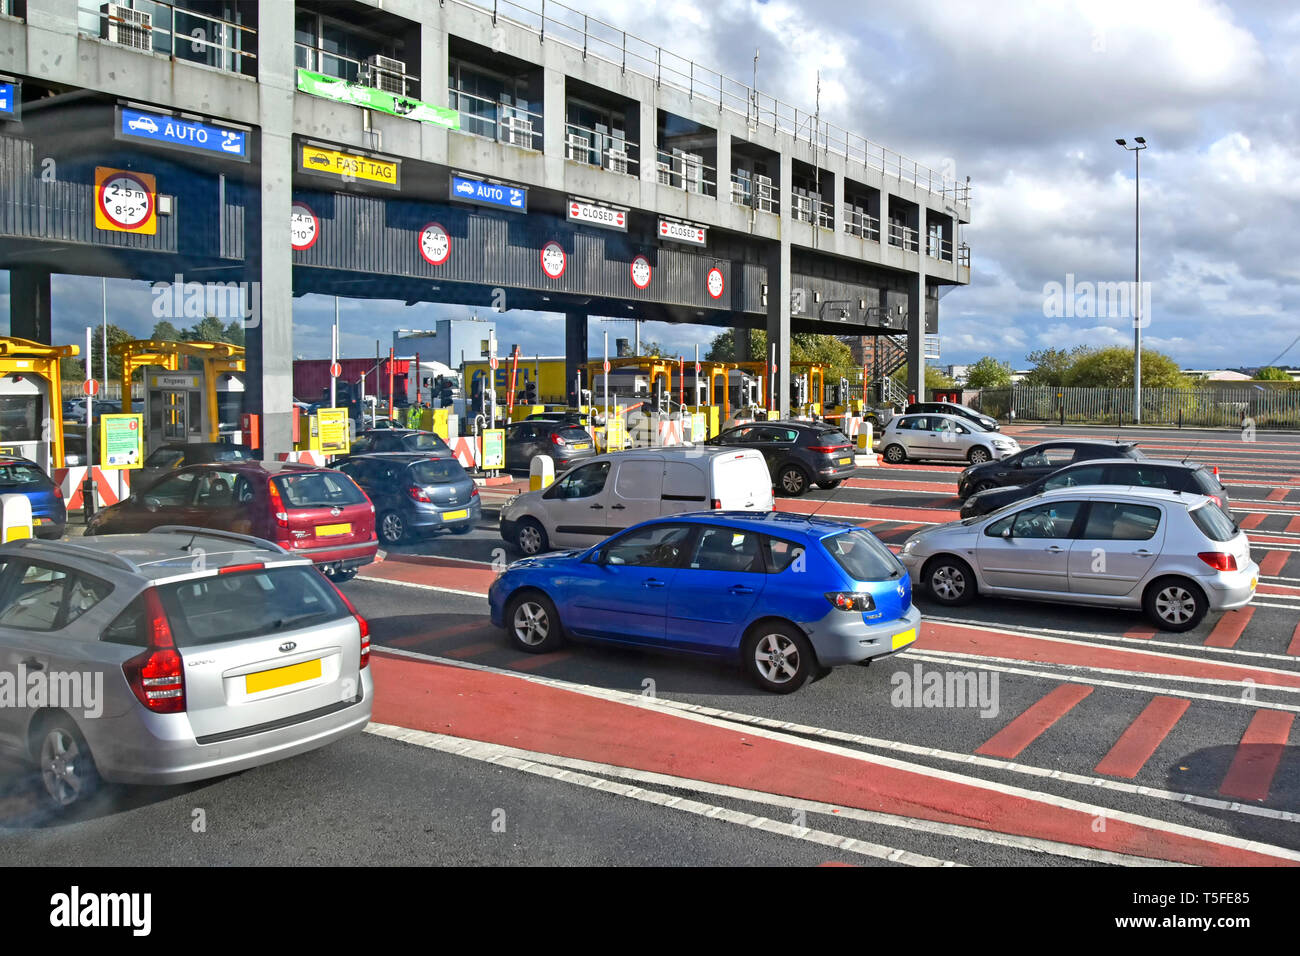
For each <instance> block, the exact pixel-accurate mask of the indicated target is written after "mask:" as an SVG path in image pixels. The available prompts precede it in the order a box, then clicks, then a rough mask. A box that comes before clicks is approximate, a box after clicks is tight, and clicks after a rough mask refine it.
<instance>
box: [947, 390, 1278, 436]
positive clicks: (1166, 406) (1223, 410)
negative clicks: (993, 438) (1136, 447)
mask: <svg viewBox="0 0 1300 956" xmlns="http://www.w3.org/2000/svg"><path fill="white" fill-rule="evenodd" d="M964 400H965V402H966V403H967V404H968V405H970V406H971V407H973V408H976V409H978V410H979V411H981V412H983V413H984V414H986V415H991V416H993V417H994V418H996V419H998V420H999V421H1016V422H1059V423H1061V424H1065V425H1132V424H1133V421H1134V418H1133V389H1131V388H1057V387H1054V386H1051V385H1039V386H1027V385H1016V386H1013V387H1011V388H984V389H977V390H967V391H966V393H965V396H964ZM1249 423H1253V424H1254V427H1256V428H1277V429H1283V428H1295V429H1300V388H1295V387H1291V386H1288V385H1286V384H1281V385H1277V386H1270V385H1265V384H1258V385H1257V384H1254V383H1251V384H1248V385H1240V386H1233V387H1225V388H1218V387H1207V388H1189V389H1176V388H1150V389H1143V390H1142V424H1144V425H1173V426H1176V427H1180V428H1181V427H1184V426H1186V427H1188V428H1240V427H1242V426H1243V425H1246V424H1249Z"/></svg>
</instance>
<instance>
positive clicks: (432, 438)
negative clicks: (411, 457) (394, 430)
mask: <svg viewBox="0 0 1300 956" xmlns="http://www.w3.org/2000/svg"><path fill="white" fill-rule="evenodd" d="M402 444H403V445H405V446H406V447H407V448H409V449H411V450H412V451H437V452H445V453H447V454H451V449H450V448H448V447H447V443H446V442H445V441H443V440H442V439H441V438H439V437H438V436H437V435H431V434H428V433H424V432H421V433H419V434H416V435H409V436H407V437H406V438H405V439H404V440H403V442H402Z"/></svg>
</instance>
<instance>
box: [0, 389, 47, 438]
mask: <svg viewBox="0 0 1300 956" xmlns="http://www.w3.org/2000/svg"><path fill="white" fill-rule="evenodd" d="M44 408H45V403H44V401H43V400H42V398H41V397H40V396H39V395H0V441H7V442H8V441H15V442H17V441H40V440H41V422H42V421H44V419H45V412H44Z"/></svg>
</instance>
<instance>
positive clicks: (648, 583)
mask: <svg viewBox="0 0 1300 956" xmlns="http://www.w3.org/2000/svg"><path fill="white" fill-rule="evenodd" d="M641 586H642V587H647V588H661V587H663V586H664V582H663V581H660V580H659V579H658V578H646V579H645V580H644V581H642V582H641Z"/></svg>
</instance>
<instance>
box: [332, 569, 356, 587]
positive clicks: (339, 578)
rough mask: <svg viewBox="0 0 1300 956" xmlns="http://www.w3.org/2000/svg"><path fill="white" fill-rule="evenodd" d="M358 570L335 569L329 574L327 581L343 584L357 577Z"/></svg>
mask: <svg viewBox="0 0 1300 956" xmlns="http://www.w3.org/2000/svg"><path fill="white" fill-rule="evenodd" d="M358 570H359V569H358V568H337V569H335V570H334V571H331V572H330V575H329V579H330V580H331V581H333V582H334V583H335V584H343V583H344V582H345V581H351V580H352V579H353V578H355V577H356V576H357V571H358Z"/></svg>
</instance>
